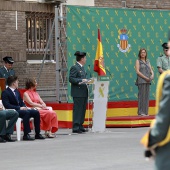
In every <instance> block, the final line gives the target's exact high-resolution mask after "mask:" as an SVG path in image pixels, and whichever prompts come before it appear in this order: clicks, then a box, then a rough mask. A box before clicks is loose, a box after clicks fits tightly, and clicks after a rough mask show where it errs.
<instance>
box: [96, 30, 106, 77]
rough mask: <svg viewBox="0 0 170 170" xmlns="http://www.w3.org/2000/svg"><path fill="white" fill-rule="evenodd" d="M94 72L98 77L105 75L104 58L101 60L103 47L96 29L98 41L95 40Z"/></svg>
mask: <svg viewBox="0 0 170 170" xmlns="http://www.w3.org/2000/svg"><path fill="white" fill-rule="evenodd" d="M94 71H95V72H97V73H98V75H99V76H105V75H106V70H105V67H104V58H103V46H102V42H101V37H100V29H98V40H97V50H96V58H95V61H94Z"/></svg>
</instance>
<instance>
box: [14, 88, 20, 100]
mask: <svg viewBox="0 0 170 170" xmlns="http://www.w3.org/2000/svg"><path fill="white" fill-rule="evenodd" d="M14 93H15V98H16V100H17V102H18V103H19V96H18V92H17V90H16V89H15V90H14Z"/></svg>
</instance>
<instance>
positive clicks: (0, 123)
mask: <svg viewBox="0 0 170 170" xmlns="http://www.w3.org/2000/svg"><path fill="white" fill-rule="evenodd" d="M18 115H19V114H18V112H17V111H15V110H3V106H2V104H0V143H5V142H6V141H7V142H14V141H15V140H13V139H11V134H13V132H14V125H15V123H16V121H17V119H18ZM6 120H9V122H8V126H7V127H6Z"/></svg>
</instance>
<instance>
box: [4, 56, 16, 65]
mask: <svg viewBox="0 0 170 170" xmlns="http://www.w3.org/2000/svg"><path fill="white" fill-rule="evenodd" d="M3 60H4V61H5V62H6V63H9V64H13V63H14V60H13V59H12V57H9V56H6V57H4V58H3Z"/></svg>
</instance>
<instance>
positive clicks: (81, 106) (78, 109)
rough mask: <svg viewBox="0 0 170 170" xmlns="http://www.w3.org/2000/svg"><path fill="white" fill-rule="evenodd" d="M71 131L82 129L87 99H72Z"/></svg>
mask: <svg viewBox="0 0 170 170" xmlns="http://www.w3.org/2000/svg"><path fill="white" fill-rule="evenodd" d="M73 102H74V104H73V130H78V129H83V123H84V119H85V113H86V105H87V97H73Z"/></svg>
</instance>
